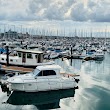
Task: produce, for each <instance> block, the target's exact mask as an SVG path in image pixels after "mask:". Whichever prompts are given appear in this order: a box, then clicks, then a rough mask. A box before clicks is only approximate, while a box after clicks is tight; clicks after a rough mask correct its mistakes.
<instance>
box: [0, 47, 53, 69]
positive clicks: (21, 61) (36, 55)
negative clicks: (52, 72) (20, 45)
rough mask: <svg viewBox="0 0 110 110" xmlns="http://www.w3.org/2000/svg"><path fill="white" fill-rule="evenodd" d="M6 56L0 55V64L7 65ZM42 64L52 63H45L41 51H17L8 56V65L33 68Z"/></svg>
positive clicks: (51, 62)
mask: <svg viewBox="0 0 110 110" xmlns="http://www.w3.org/2000/svg"><path fill="white" fill-rule="evenodd" d="M6 59H7V54H6V53H5V54H0V63H1V64H6V63H7V60H6ZM43 64H53V61H50V62H49V61H46V60H44V59H43V52H42V51H35V50H26V49H17V50H15V52H13V53H10V54H9V65H14V66H23V67H33V68H35V67H36V66H37V65H43Z"/></svg>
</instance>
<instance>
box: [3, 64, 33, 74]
mask: <svg viewBox="0 0 110 110" xmlns="http://www.w3.org/2000/svg"><path fill="white" fill-rule="evenodd" d="M1 70H2V71H8V72H9V71H12V72H23V73H25V72H31V71H33V70H34V69H33V68H25V67H18V66H6V65H1Z"/></svg>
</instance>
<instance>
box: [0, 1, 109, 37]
mask: <svg viewBox="0 0 110 110" xmlns="http://www.w3.org/2000/svg"><path fill="white" fill-rule="evenodd" d="M109 10H110V0H0V29H1V31H3V30H4V28H5V30H8V29H10V28H11V29H12V30H18V31H20V30H21V27H22V31H23V30H24V32H25V31H26V30H28V31H30V30H31V33H32V32H34V33H38V32H37V31H40V32H42V31H43V30H45V31H46V32H47V31H48V32H49V33H53V34H59V35H60V34H62V35H63V34H67V35H70V34H71V36H72V33H73V32H74V30H75V29H76V30H77V31H78V32H80V31H84V32H85V31H87V32H89V31H91V30H92V31H93V32H95V31H96V32H98V31H99V32H101V31H102V32H104V31H105V30H106V31H107V32H109V31H110V11H109ZM13 25H15V26H13ZM21 25H22V26H21ZM32 29H33V30H32ZM43 32H44V31H43ZM108 36H109V34H108Z"/></svg>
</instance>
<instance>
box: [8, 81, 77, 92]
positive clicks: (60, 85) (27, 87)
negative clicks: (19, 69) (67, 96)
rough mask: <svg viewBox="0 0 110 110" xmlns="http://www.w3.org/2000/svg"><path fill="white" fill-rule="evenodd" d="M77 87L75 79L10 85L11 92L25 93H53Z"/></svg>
mask: <svg viewBox="0 0 110 110" xmlns="http://www.w3.org/2000/svg"><path fill="white" fill-rule="evenodd" d="M75 87H77V83H76V82H75V81H74V79H71V80H70V79H65V80H62V79H60V80H59V81H58V80H57V81H55V80H54V81H51V82H48V81H45V82H42V81H41V82H38V81H37V82H30V83H11V84H9V89H10V91H25V92H38V91H51V90H59V89H70V88H75Z"/></svg>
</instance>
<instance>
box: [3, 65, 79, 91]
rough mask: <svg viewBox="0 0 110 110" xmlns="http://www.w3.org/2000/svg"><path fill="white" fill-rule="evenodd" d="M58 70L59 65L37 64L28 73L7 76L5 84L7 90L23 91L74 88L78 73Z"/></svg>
mask: <svg viewBox="0 0 110 110" xmlns="http://www.w3.org/2000/svg"><path fill="white" fill-rule="evenodd" d="M60 70H61V67H60V66H59V65H55V64H53V65H43V66H37V67H36V69H35V70H34V71H33V72H31V73H29V74H24V75H15V76H13V77H11V78H8V79H7V80H6V82H5V84H6V86H7V88H9V91H25V92H37V91H50V90H59V89H69V88H76V87H77V83H78V81H79V79H78V77H79V75H68V74H63V73H62V74H61V73H60ZM2 87H3V85H2V86H1V88H2ZM2 89H3V88H2Z"/></svg>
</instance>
